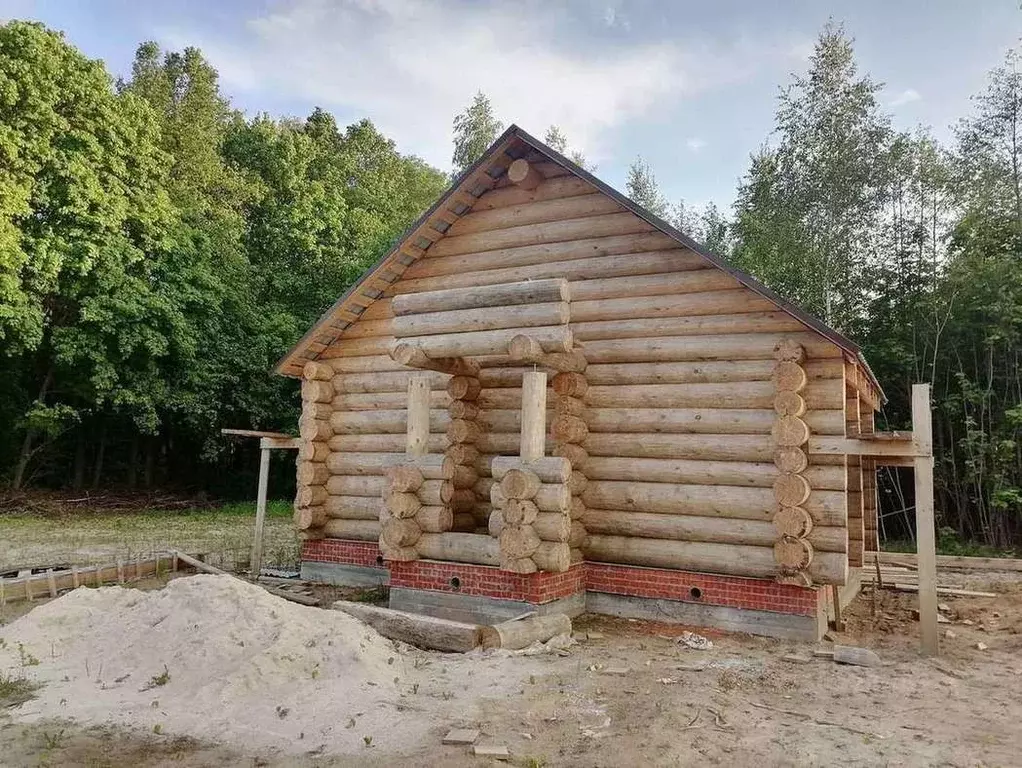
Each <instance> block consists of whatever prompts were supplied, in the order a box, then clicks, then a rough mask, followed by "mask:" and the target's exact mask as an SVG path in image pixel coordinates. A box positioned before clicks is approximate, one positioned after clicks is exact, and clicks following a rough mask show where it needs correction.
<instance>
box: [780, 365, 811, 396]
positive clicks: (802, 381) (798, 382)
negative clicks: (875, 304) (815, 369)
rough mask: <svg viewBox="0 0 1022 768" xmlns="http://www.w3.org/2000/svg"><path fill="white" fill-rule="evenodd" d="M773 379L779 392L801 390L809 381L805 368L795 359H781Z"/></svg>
mask: <svg viewBox="0 0 1022 768" xmlns="http://www.w3.org/2000/svg"><path fill="white" fill-rule="evenodd" d="M772 379H773V382H774V389H776V390H777V391H778V392H801V391H802V390H803V389H805V387H806V384H807V383H808V382H809V379H808V377H807V376H806V371H805V368H803V367H802V366H801V365H799V364H798V363H797V362H795V361H794V360H779V361H778V362H777V364H776V365H775V366H774V372H773V376H772Z"/></svg>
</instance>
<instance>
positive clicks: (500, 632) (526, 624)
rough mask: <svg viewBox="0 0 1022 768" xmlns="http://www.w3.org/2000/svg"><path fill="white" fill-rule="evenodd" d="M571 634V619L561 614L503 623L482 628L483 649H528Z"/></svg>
mask: <svg viewBox="0 0 1022 768" xmlns="http://www.w3.org/2000/svg"><path fill="white" fill-rule="evenodd" d="M570 634H571V619H569V618H568V617H567V616H566V615H564V614H563V613H554V614H549V615H547V616H533V617H530V618H527V619H521V620H519V621H505V622H503V623H501V624H494V625H493V626H492V627H483V628H482V646H483V648H509V649H521V648H528V647H529V646H530V645H532V644H533V643H544V642H546V641H547V640H549V639H550V638H552V637H556V636H558V635H570Z"/></svg>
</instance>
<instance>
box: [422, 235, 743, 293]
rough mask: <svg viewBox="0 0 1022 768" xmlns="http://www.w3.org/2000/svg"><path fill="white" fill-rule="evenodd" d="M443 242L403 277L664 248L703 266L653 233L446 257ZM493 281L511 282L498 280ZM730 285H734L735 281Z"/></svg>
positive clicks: (688, 262) (692, 264)
mask: <svg viewBox="0 0 1022 768" xmlns="http://www.w3.org/2000/svg"><path fill="white" fill-rule="evenodd" d="M443 242H444V241H443V240H441V241H440V242H438V243H436V244H435V245H434V246H432V247H431V248H430V249H429V251H428V252H427V258H425V259H420V260H419V261H418V262H416V263H414V264H412V265H410V266H409V268H408V269H407V270H406V272H405V276H406V277H408V278H410V279H421V278H431V277H441V276H444V275H460V274H463V273H465V272H475V271H489V270H500V269H513V268H515V267H527V266H532V265H537V264H538V265H542V264H548V263H550V262H554V263H556V262H560V261H569V260H572V259H591V258H600V257H603V256H616V255H619V254H639V253H647V252H649V251H663V250H667V249H676V251H677V253H678V255H679V259H681V260H683V261H684V262H685V265H686V266H687V267H688V268H689V269H692V268H698V267H701V266H704V265H705V263H706V262H705V260H703V259H702V258H701V257H697V256H696V254H693V253H691V252H689V251H686V250H684V249H681V248H678V244H677V243H676V242H675V241H674V240H673V239H671V238H670V237H668V236H667V235H664V234H662V233H660V232H655V231H650V232H645V233H640V234H629V235H610V236H606V237H593V238H586V239H583V240H568V241H560V242H556V243H541V244H539V245H525V246H520V247H515V248H498V249H494V250H486V251H478V252H475V253H465V254H457V255H446V254H445V253H444V246H443ZM715 271H716V270H715ZM496 282H511V281H510V280H508V281H501V280H498V281H496ZM733 282H734V284H735V285H737V281H733ZM727 287H731V286H727Z"/></svg>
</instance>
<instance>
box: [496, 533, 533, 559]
mask: <svg viewBox="0 0 1022 768" xmlns="http://www.w3.org/2000/svg"><path fill="white" fill-rule="evenodd" d="M499 541H500V554H501V557H503V558H508V559H510V560H517V559H520V558H524V557H529V556H530V555H532V553H533V552H535V551H536V549H537V548H538V547H539V545H540V538H539V535H538V534H537V533H536V532H535V531H534V530H533V529H532V526H531V525H505V526H504V529H503V530H502V531H501V532H500V537H499Z"/></svg>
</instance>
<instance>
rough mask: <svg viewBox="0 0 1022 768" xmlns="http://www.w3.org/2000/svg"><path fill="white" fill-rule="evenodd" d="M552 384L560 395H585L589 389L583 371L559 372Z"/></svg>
mask: <svg viewBox="0 0 1022 768" xmlns="http://www.w3.org/2000/svg"><path fill="white" fill-rule="evenodd" d="M550 384H551V386H552V387H553V388H554V392H556V393H557V394H558V395H567V396H569V397H584V396H585V393H586V391H587V390H588V389H589V384H588V382H587V381H586V377H585V376H584V375H582V374H581V373H574V372H571V371H565V372H563V373H559V374H557V375H556V376H554V378H553V379H552V380H551V382H550Z"/></svg>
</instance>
